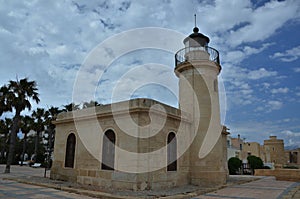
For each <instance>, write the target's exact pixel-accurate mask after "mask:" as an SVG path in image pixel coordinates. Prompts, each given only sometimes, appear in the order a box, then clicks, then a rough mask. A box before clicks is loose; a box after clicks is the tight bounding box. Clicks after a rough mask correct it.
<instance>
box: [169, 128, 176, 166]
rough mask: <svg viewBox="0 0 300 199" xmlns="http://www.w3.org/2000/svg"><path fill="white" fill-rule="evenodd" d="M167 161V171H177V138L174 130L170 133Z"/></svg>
mask: <svg viewBox="0 0 300 199" xmlns="http://www.w3.org/2000/svg"><path fill="white" fill-rule="evenodd" d="M167 163H168V166H167V171H177V140H176V135H175V133H173V132H171V133H169V135H168V146H167Z"/></svg>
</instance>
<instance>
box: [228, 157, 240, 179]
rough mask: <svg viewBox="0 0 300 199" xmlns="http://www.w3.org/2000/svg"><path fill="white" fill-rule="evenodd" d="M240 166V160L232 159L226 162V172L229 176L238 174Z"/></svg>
mask: <svg viewBox="0 0 300 199" xmlns="http://www.w3.org/2000/svg"><path fill="white" fill-rule="evenodd" d="M241 166H242V160H240V159H239V158H236V157H232V158H230V159H229V160H228V170H229V174H230V175H235V174H237V173H238V171H239V169H240V168H241Z"/></svg>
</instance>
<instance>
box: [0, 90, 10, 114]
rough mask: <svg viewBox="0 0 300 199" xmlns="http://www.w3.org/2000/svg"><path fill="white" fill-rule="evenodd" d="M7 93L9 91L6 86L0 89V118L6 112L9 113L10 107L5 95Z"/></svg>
mask: <svg viewBox="0 0 300 199" xmlns="http://www.w3.org/2000/svg"><path fill="white" fill-rule="evenodd" d="M8 93H9V89H8V87H7V86H6V85H4V86H2V87H1V88H0V116H1V115H2V114H3V113H4V112H7V111H11V106H10V102H9V99H8V98H7V95H8Z"/></svg>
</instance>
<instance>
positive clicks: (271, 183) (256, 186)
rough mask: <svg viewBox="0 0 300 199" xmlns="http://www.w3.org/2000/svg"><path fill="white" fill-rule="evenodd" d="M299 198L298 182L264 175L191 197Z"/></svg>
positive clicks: (206, 198)
mask: <svg viewBox="0 0 300 199" xmlns="http://www.w3.org/2000/svg"><path fill="white" fill-rule="evenodd" d="M220 198H224V199H225V198H226V199H230V198H232V199H280V198H282V199H292V198H293V199H300V183H297V182H288V181H277V180H275V178H274V177H265V178H262V179H260V180H257V181H253V182H249V183H245V184H241V185H234V186H230V187H227V188H224V189H220V190H217V191H214V192H211V193H206V194H204V195H201V196H198V197H194V198H193V199H220Z"/></svg>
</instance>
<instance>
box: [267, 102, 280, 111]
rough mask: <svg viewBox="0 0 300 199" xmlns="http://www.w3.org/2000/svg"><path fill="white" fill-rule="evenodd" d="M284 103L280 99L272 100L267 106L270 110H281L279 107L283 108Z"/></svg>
mask: <svg viewBox="0 0 300 199" xmlns="http://www.w3.org/2000/svg"><path fill="white" fill-rule="evenodd" d="M282 105H283V103H282V102H280V101H276V100H270V101H268V103H267V108H269V110H270V111H272V110H279V109H281V107H282Z"/></svg>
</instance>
